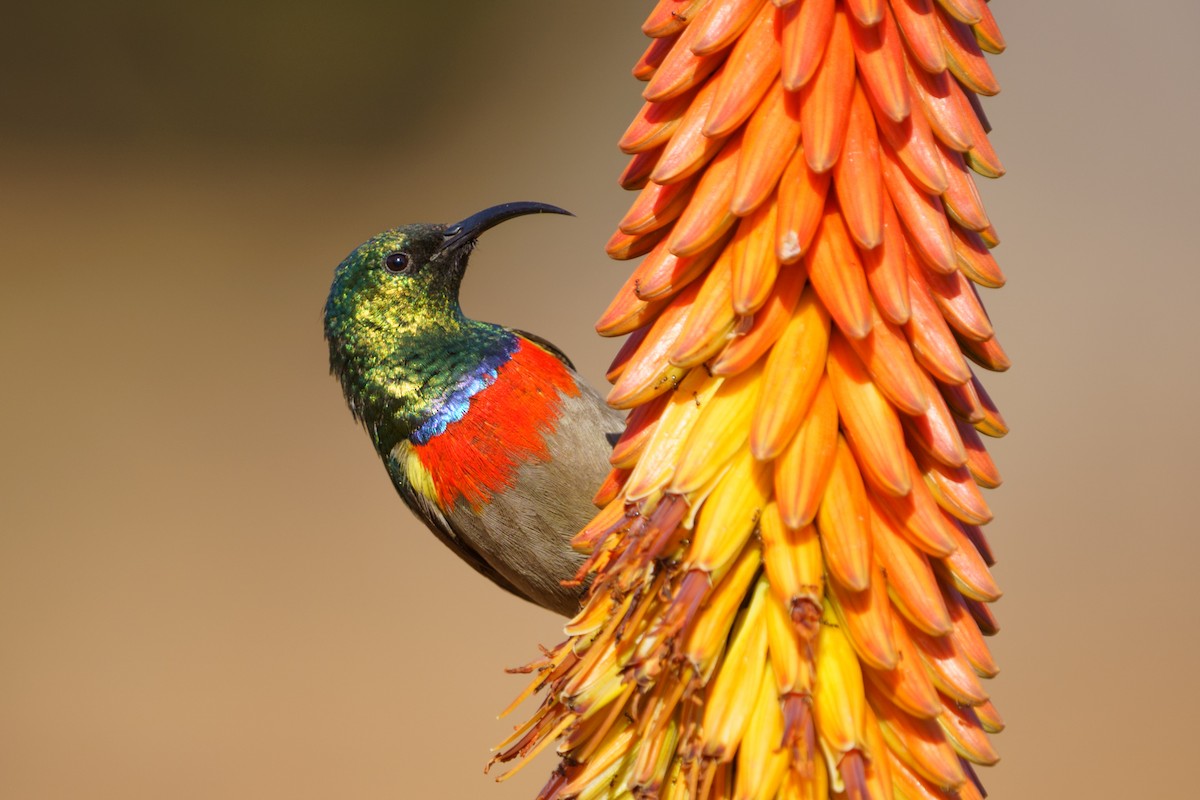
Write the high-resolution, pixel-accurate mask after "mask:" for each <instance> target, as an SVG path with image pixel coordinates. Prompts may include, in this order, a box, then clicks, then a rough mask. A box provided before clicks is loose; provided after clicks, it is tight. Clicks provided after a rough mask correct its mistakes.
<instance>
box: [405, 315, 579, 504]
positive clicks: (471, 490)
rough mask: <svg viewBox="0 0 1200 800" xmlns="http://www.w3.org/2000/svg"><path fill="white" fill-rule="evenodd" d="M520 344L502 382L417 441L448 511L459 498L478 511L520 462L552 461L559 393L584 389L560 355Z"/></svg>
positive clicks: (508, 481) (419, 454)
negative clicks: (440, 429)
mask: <svg viewBox="0 0 1200 800" xmlns="http://www.w3.org/2000/svg"><path fill="white" fill-rule="evenodd" d="M518 342H519V343H518V346H517V349H516V351H515V352H513V354H512V357H511V358H510V359H509V360H508V361H507V362H506V363H505V364H504V365H503V366H501V367H500V368H499V369H498V370H497V371H496V380H495V381H494V382H493V383H492V384H491V385H490V386H488V387H487V388H486V389H484V390H483V391H481V392H479V393H478V394H476V395H475V396H474V397H472V398H471V406H470V408H469V409H468V411H467V413H466V414H465V415H464V416H463V418H462V419H460V420H458V421H456V422H452V423H450V425H449V426H447V427H446V430H445V431H443V432H442V433H440V434H438V435H437V436H434V437H433V438H432V439H430V440H429V441H428V442H426V443H425V444H423V445H416V446H414V447H413V453H414V454H415V455H416V456H417V458H419V459H420V461H421V465H422V466H423V467H425V469H426V470H428V471H429V475H430V477H431V478H432V479H433V485H434V488H435V489H436V492H437V503H438V506H440V507H441V508H443V509H448V508H450V507H451V506H452V505H454V504H455V503H456V502H458V499H459V498H462V499H464V500H466V501H467V502H468V503H470V504H471V506H472V507H473V508H476V509H478V508H480V507H481V506H482V505H483V504H484V503H486V502H487V501H488V500H489V499H490V498H491V496H492V495H493V494H494V493H495V492H497V491H500V490H502V489H504V488H505V487H507V486H509V485H511V483H512V480H513V478H514V476H515V473H516V471H517V468H518V467H519V466H520V465H521V464H523V463H525V462H527V461H533V460H538V461H546V460H548V459H549V458H550V451H549V449H548V448H547V446H546V439H545V437H546V436H548V435H550V434H552V433H553V432H554V430H555V428H556V427H557V425H558V416H559V406H561V405H562V400H561V398H560V397H559V393H560V392H561V393H562V394H564V395H568V396H571V397H574V396H576V395H578V394H579V387H578V386H576V385H575V381H574V379H573V378H572V377H571V374H570V373H569V372H568V371H567V368H566V367H565V366H564V365H563V363H562V362H561V361H559V360H558V359H557V358H555V357H554V356H552V355H551V354H550V353H548V352H546V351H545V350H543V349H542V348H540V347H538V346H537V345H535V344H533V343H531V342H529V341H528V340H526V339H523V338H521V339H518Z"/></svg>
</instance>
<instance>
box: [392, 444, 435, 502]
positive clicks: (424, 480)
mask: <svg viewBox="0 0 1200 800" xmlns="http://www.w3.org/2000/svg"><path fill="white" fill-rule="evenodd" d="M391 455H392V458H393V459H395V461H396V463H397V464H400V466H401V469H403V470H404V476H405V477H406V478H407V479H408V483H409V485H410V486H412V488H413V490H414V491H415V492H416V493H417V494H419V495H420V496H421V497H423V498H425V500H427V501H429V503H430V504H431V505H434V506H436V505H437V504H438V502H437V497H438V493H437V487H436V486H434V485H433V476H432V475H431V474H430V473H429V470H428V469H426V468H425V465H424V464H422V463H421V459H420V457H419V456H418V455H417V451H416V449H415V448H414V447H413V444H412V442H410V441H408V440H407V439H402V440H401V441H399V442H397V443H396V446H395V447H393V448H392V454H391Z"/></svg>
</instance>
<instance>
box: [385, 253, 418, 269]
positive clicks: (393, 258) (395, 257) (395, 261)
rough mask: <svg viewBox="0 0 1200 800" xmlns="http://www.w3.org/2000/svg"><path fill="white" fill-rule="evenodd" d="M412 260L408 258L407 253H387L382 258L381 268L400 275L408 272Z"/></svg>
mask: <svg viewBox="0 0 1200 800" xmlns="http://www.w3.org/2000/svg"><path fill="white" fill-rule="evenodd" d="M411 264H412V260H411V259H410V258H409V257H408V253H401V252H399V251H397V252H395V253H388V254H387V255H386V256H384V258H383V266H384V269H386V270H387V271H388V272H392V273H400V272H408V270H409V267H410V266H411Z"/></svg>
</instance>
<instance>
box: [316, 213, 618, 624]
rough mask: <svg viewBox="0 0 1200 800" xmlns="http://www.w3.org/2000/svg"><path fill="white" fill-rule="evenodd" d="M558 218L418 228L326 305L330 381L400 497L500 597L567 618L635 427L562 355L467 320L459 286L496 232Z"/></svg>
mask: <svg viewBox="0 0 1200 800" xmlns="http://www.w3.org/2000/svg"><path fill="white" fill-rule="evenodd" d="M542 213H549V214H569V213H570V212H568V211H565V210H563V209H561V208H558V207H556V206H552V205H548V204H545V203H531V202H515V203H504V204H501V205H497V206H493V207H491V208H487V209H485V210H483V211H480V212H479V213H477V214H473V215H471V216H469V217H467V218H466V219H464V220H462V221H461V222H458V223H455V224H453V225H438V224H417V225H405V226H402V227H399V228H394V229H392V230H389V231H384V232H383V233H380V234H378V235H377V236H374V237H372V238H370V239H368V240H367V241H366V242H364V243H363V244H361V245H359V246H358V247H357V248H356V249H355V250H354V251H353V252H352V253H350V255H349V256H347V257H346V259H345V260H344V261H342V263H341V264H339V265H338V267H337V270H336V271H335V274H334V278H333V286H332V287H331V289H330V292H329V300H328V302H327V303H326V305H325V337H326V339H327V340H328V342H329V359H330V368H331V371H332V372H333V374H334V375H335V376H336V377H337V379H338V380H339V381H340V383H341V385H342V391H343V393H344V394H345V396H346V402H347V403H348V404H349V406H350V412H351V413H352V414H353V415H354V417H355V419H357V420H358V421H359V422H361V423H362V425H363V427H364V428H366V431H367V434H368V435H369V436H370V437H371V443H372V444H374V445H375V451H376V452H377V453H378V454H379V457H380V458H381V459H383V463H384V466H385V467H386V468H387V471H388V474H389V475H390V476H391V479H392V483H393V484H395V486H396V490H397V491H398V492H399V493H400V496H401V497H402V498H403V499H404V502H405V503H407V504H408V507H409V508H411V509H412V511H413V513H415V514H416V515H417V516H418V517H419V518H420V519H421V520H422V521H423V522H424V523H425V524H426V525H427V526H428V527H429V529H430V530H432V531H433V532H434V533H435V534H436V535H437V537H438V538H439V539H441V540H442V541H443V542H444V543H445V544H446V545H447V546H448V547H449V548H450V549H451V550H453V551H454V552H455V553H457V554H458V556H459V557H460V558H462V559H463V560H464V561H466V562H467V563H468V564H470V565H471V566H472V567H474V568H475V569H476V570H478V571H479V572H480V573H482V574H483V575H486V576H487V577H488V578H490V579H491V580H492V581H493V582H495V583H496V584H497V585H499V586H501V587H502V588H504V589H507V590H508V591H510V592H512V593H513V594H515V595H518V596H519V597H523V598H525V599H526V600H529V601H531V602H534V603H536V604H538V605H540V606H543V607H544V608H548V609H550V610H552V611H556V612H559V613H561V614H564V615H568V616H570V615H573V614H575V613H576V612H577V611H578V610H579V595H580V591H581V590H580V583H579V582H578V581H572V579H573V578H574V577H575V574H576V572H577V571H578V570H579V567H580V565H581V564H582V562H583V559H584V556H583V555H582V554H581V553H578V552H576V551H575V550H573V549H572V548H571V544H570V542H571V538H572V536H574V535H575V534H576V533H577V532H578V531H579V530H580V529H581V528H582V527H583V526H584V525H585V524H586V523H587V522H588V520H589V519H591V518H592V516H594V514H595V512H596V507H595V506H594V505H593V504H592V497H593V495H594V494H595V492H596V489H597V488H598V487H599V486H600V484H601V483H602V482H603V480H604V478H605V476H606V475H607V474H608V472H609V470H610V469H611V467H610V465H609V463H608V457H609V454H610V452H611V451H612V442H613V441H614V440H615V439H616V437H617V436H619V435H620V433H621V431H622V430H623V428H624V421H623V415H622V414H620V413H619V412H617V411H614V410H613V409H611V408H609V407H608V406H607V405H605V403H604V401H603V400H602V399H601V398H600V396H599V395H598V394H597V393H596V392H595V391H594V390H593V389H592V388H591V387H590V386H588V385H587V384H586V383H585V382H584V381H583V380H582V379H581V378H580V377H579V375H578V373H577V372H576V371H575V367H574V365H573V364H572V363H571V361H570V359H568V358H567V356H566V355H564V354H563V352H562V351H561V350H560V349H558V348H557V347H555V346H554V345H553V344H551V343H550V342H548V341H546V340H545V339H543V338H541V337H539V336H535V335H534V334H532V333H527V332H525V331H521V330H517V329H514V328H508V327H505V326H503V325H496V324H493V323H490V322H480V321H478V320H474V319H470V318H468V317H467V316H466V315H464V314H463V311H462V308H461V306H460V304H459V287H460V286H461V285H462V280H463V275H464V274H465V273H466V270H467V262H468V260H469V259H470V256H471V251H472V250H474V248H475V245H476V243H477V242H478V240H479V237H480V235H482V234H483V233H484V232H485V231H487V230H488V229H489V228H492V227H494V226H496V225H498V224H500V223H501V222H504V221H506V220H509V219H512V218H514V217H518V216H522V215H525V214H542Z"/></svg>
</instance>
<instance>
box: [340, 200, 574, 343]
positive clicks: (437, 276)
mask: <svg viewBox="0 0 1200 800" xmlns="http://www.w3.org/2000/svg"><path fill="white" fill-rule="evenodd" d="M525 214H570V212H569V211H565V210H563V209H561V208H558V207H557V206H552V205H547V204H546V203H528V202H519V203H503V204H501V205H498V206H492V207H491V208H487V209H484V210H483V211H480V212H479V213H478V214H472V215H471V216H469V217H467V218H466V219H464V220H462V221H461V222H457V223H454V224H452V225H436V224H417V225H405V226H402V227H399V228H393V229H392V230H389V231H384V232H383V233H380V234H378V235H377V236H373V237H371V238H370V239H368V240H367V241H366V242H364V243H363V244H361V245H359V246H358V247H357V248H355V250H354V252H352V253H351V254H350V255H349V256H347V257H346V259H345V260H344V261H342V263H341V264H339V265H338V268H337V270H336V272H335V273H334V277H333V286H332V287H331V288H330V291H329V300H328V302H327V303H326V305H325V333H326V336H327V337H328V338H329V340H330V344H331V345H333V344H336V343H343V344H352V342H350V341H349V339H350V338H358V337H361V336H364V335H367V334H369V333H371V332H374V333H375V334H388V333H390V334H393V335H403V334H404V333H405V332H419V331H434V330H437V329H439V328H443V329H453V328H455V327H457V326H458V325H459V323H460V322H461V320H462V312H461V310H460V309H459V304H458V290H459V286H460V285H461V283H462V277H463V273H464V272H466V268H467V259H468V258H469V256H470V253H471V250H472V249H473V248H474V247H475V243H476V241H477V240H478V239H479V236H480V235H482V234H483V233H484V231H486V230H488V229H489V228H492V227H495V226H496V225H499V224H500V223H501V222H504V221H505V220H509V219H512V218H514V217H519V216H523V215H525Z"/></svg>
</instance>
